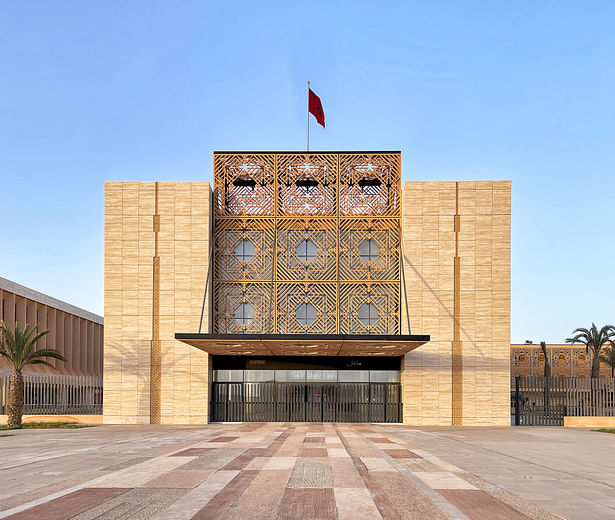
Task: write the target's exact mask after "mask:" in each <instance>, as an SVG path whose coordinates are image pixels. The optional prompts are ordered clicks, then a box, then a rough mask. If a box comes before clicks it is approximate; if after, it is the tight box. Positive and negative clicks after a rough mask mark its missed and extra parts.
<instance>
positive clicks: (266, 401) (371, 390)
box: [211, 383, 402, 423]
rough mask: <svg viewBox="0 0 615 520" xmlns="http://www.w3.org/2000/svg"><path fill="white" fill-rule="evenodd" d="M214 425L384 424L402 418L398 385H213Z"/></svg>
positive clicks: (212, 411)
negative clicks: (292, 423) (263, 423)
mask: <svg viewBox="0 0 615 520" xmlns="http://www.w3.org/2000/svg"><path fill="white" fill-rule="evenodd" d="M211 407H212V410H211V416H212V418H213V421H215V422H243V421H247V422H382V423H398V422H401V419H402V403H401V385H400V384H399V383H333V384H328V383H327V384H291V383H213V384H212V400H211Z"/></svg>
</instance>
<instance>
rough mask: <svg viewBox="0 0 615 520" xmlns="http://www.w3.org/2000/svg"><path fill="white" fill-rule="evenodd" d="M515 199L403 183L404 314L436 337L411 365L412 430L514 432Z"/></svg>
mask: <svg viewBox="0 0 615 520" xmlns="http://www.w3.org/2000/svg"><path fill="white" fill-rule="evenodd" d="M510 189H511V185H510V182H509V181H497V182H487V181H476V182H406V183H404V186H403V204H402V234H403V247H402V252H403V265H404V274H405V285H406V294H407V307H404V308H402V311H406V309H407V311H408V312H409V314H410V320H409V321H410V327H411V331H412V333H413V334H430V335H431V341H430V342H429V343H428V344H427V345H424V346H422V347H420V348H419V349H417V350H415V351H413V352H410V353H408V354H406V356H405V359H404V371H403V375H402V384H403V392H404V422H405V423H407V424H416V425H442V426H446V425H451V424H461V425H508V424H510V403H509V400H510V397H509V384H510V383H509V382H510V361H509V354H510V353H509V350H510ZM404 305H405V303H404V302H402V306H404ZM455 318H456V319H455ZM407 323H408V320H407V319H406V320H402V326H405V330H407V327H408V325H407ZM456 323H458V326H457V327H456V325H455V324H456ZM405 330H402V332H405Z"/></svg>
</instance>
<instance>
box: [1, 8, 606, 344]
mask: <svg viewBox="0 0 615 520" xmlns="http://www.w3.org/2000/svg"><path fill="white" fill-rule="evenodd" d="M0 65H1V70H2V73H1V75H0V180H1V181H2V182H1V191H0V228H1V230H2V232H1V234H0V244H1V245H2V253H1V254H0V276H3V277H5V278H9V279H11V280H14V281H16V282H18V283H22V284H24V285H28V286H30V287H32V288H35V289H37V290H40V291H43V292H46V293H48V294H51V295H53V296H55V297H57V298H61V299H64V300H67V301H69V302H71V303H73V304H75V305H79V306H82V307H85V308H86V309H89V310H92V311H94V312H98V313H100V314H102V311H103V182H104V181H105V180H210V179H211V170H212V151H213V150H232V149H237V150H242V149H254V150H270V149H275V150H285V149H303V147H304V146H305V126H306V121H305V107H306V85H305V82H306V81H307V80H308V79H310V80H311V81H312V87H313V88H314V90H315V91H316V92H317V93H318V94H319V95H320V97H321V98H322V100H323V104H324V109H325V114H326V118H327V129H326V130H322V129H320V128H319V127H317V125H315V124H313V125H312V133H311V148H312V149H325V150H335V149H340V150H347V149H349V150H360V149H369V150H377V149H388V150H390V149H399V150H402V154H403V177H404V179H405V180H474V179H481V180H484V179H511V180H512V186H513V206H512V208H513V217H512V340H513V341H516V342H519V341H524V340H525V339H532V340H534V341H539V340H541V339H546V340H547V341H562V340H563V339H564V338H565V337H567V335H568V334H569V333H570V332H571V330H572V329H573V328H575V327H577V326H586V325H589V323H590V322H591V321H592V320H594V321H596V322H597V323H598V324H604V323H613V322H615V314H614V307H615V306H614V304H613V298H614V295H615V275H614V274H613V273H614V271H613V258H615V235H614V232H613V222H614V216H615V212H614V211H613V209H612V202H611V201H612V198H613V193H614V192H615V180H614V175H613V166H614V164H615V159H614V152H615V103H614V99H615V4H614V3H612V2H608V1H604V2H598V1H584V2H581V1H579V2H565V1H557V2H556V1H552V2H549V1H545V2H529V1H528V2H522V1H520V2H498V1H485V2H464V1H448V2H445V1H433V2H399V3H394V2H373V1H372V2H358V1H354V2H317V1H310V2H244V3H241V2H231V1H228V2H215V3H208V2H187V1H185V2H174V3H171V2H160V3H155V2H82V1H76V2H68V1H64V2H5V3H3V7H2V16H1V17H0Z"/></svg>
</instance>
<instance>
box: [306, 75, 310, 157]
mask: <svg viewBox="0 0 615 520" xmlns="http://www.w3.org/2000/svg"><path fill="white" fill-rule="evenodd" d="M307 94H308V96H307V97H308V101H307V131H308V132H307V151H308V152H309V151H310V81H309V80H308V92H307Z"/></svg>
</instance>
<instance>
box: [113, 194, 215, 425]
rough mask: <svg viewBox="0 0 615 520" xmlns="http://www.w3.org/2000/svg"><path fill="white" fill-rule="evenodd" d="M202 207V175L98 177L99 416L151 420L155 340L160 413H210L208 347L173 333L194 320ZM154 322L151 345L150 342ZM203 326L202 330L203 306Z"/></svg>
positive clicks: (200, 417) (178, 420)
mask: <svg viewBox="0 0 615 520" xmlns="http://www.w3.org/2000/svg"><path fill="white" fill-rule="evenodd" d="M210 207H211V188H210V185H209V183H207V182H159V183H154V182H140V183H137V182H107V183H105V318H106V322H105V325H106V331H105V366H104V422H105V423H150V422H151V420H152V418H151V417H150V404H151V403H150V391H151V381H150V366H151V352H152V349H155V348H159V349H160V354H161V367H160V370H161V374H160V386H159V389H158V391H159V395H160V418H159V422H161V423H166V424H171V423H172V424H196V423H206V422H207V420H208V393H207V388H208V356H207V354H206V353H205V352H202V351H200V350H197V349H194V348H191V347H189V346H188V345H186V344H184V343H182V342H179V341H176V340H175V332H176V331H177V330H198V329H199V324H200V321H201V311H202V304H203V292H204V288H205V281H206V278H207V274H208V265H209V256H210V255H209V251H210V242H209V238H210V236H211V231H210V227H211V223H210ZM155 215H157V218H155V217H154V216H155ZM155 229H159V231H155ZM156 235H158V236H157V237H156ZM156 243H157V244H156ZM156 246H157V251H156ZM155 257H157V258H158V262H159V265H160V276H159V279H158V281H157V283H155V282H156V280H154V265H155V263H156V260H155ZM155 285H158V287H155ZM155 298H158V307H159V312H158V319H157V320H154V312H153V309H154V300H155ZM156 321H157V322H158V323H157V324H156V323H155V322H156ZM155 327H157V328H158V336H159V339H158V340H157V341H159V344H158V345H153V341H152V338H153V332H154V328H155ZM202 330H203V331H208V330H209V309H208V308H207V305H206V308H205V312H204V313H203V322H202ZM152 422H158V420H155V421H152Z"/></svg>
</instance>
